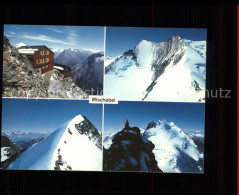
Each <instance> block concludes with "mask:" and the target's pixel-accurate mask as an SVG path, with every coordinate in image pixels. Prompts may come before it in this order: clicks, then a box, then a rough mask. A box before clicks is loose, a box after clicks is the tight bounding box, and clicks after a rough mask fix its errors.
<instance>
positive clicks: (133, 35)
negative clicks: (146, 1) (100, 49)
mask: <svg viewBox="0 0 239 195" xmlns="http://www.w3.org/2000/svg"><path fill="white" fill-rule="evenodd" d="M175 34H178V35H179V36H181V37H183V38H184V39H189V40H194V41H202V40H206V39H207V31H206V29H195V28H194V29H193V28H139V27H106V51H105V53H106V56H112V57H116V56H119V55H121V54H122V53H123V52H125V51H126V50H128V49H133V48H134V47H135V46H136V45H137V44H138V43H139V42H140V41H142V40H148V41H154V42H162V41H166V40H168V39H169V38H171V37H172V36H173V35H175Z"/></svg>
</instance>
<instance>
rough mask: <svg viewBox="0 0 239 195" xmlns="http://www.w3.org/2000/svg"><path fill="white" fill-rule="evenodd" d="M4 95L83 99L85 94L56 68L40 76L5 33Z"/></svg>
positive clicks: (86, 96)
mask: <svg viewBox="0 0 239 195" xmlns="http://www.w3.org/2000/svg"><path fill="white" fill-rule="evenodd" d="M3 43H4V44H3V85H2V86H3V97H25V98H70V99H71V98H72V99H86V98H88V95H87V94H86V93H84V91H83V90H82V89H80V88H79V87H78V86H76V85H75V83H74V81H72V80H65V79H64V75H63V74H61V73H60V72H59V71H58V70H52V71H49V72H47V73H45V74H43V75H41V74H40V73H38V72H37V71H36V70H35V69H34V68H33V67H32V64H31V61H29V59H28V58H27V57H26V56H25V55H22V54H20V53H19V52H18V50H17V49H16V48H15V47H13V46H12V45H11V44H10V43H9V40H8V39H7V38H6V37H5V36H4V40H3Z"/></svg>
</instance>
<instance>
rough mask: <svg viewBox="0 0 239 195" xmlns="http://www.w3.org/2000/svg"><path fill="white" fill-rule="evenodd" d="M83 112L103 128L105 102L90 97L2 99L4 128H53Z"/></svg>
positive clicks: (34, 129) (92, 121)
mask: <svg viewBox="0 0 239 195" xmlns="http://www.w3.org/2000/svg"><path fill="white" fill-rule="evenodd" d="M78 114H81V115H83V116H85V117H87V118H88V119H89V120H90V121H91V123H92V124H93V125H94V126H95V127H96V128H97V129H98V130H99V131H101V130H102V105H101V104H89V101H87V100H72V101H68V100H47V99H46V100H43V99H37V100H36V99H28V100H27V99H8V98H3V99H2V130H3V131H9V130H10V131H17V130H19V131H33V132H34V131H35V132H37V131H50V132H52V131H54V130H56V129H57V128H58V127H59V126H60V125H62V124H63V123H65V122H66V121H68V120H70V119H72V118H73V117H74V116H76V115H78Z"/></svg>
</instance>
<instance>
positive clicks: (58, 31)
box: [48, 27, 63, 33]
mask: <svg viewBox="0 0 239 195" xmlns="http://www.w3.org/2000/svg"><path fill="white" fill-rule="evenodd" d="M48 29H49V30H51V31H53V32H57V33H63V31H61V30H59V29H56V28H53V27H48Z"/></svg>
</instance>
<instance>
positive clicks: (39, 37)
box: [21, 34, 75, 45]
mask: <svg viewBox="0 0 239 195" xmlns="http://www.w3.org/2000/svg"><path fill="white" fill-rule="evenodd" d="M21 37H22V38H25V39H31V40H38V41H46V42H50V43H59V44H64V45H75V42H73V41H71V40H69V41H63V40H60V39H55V38H52V37H49V36H46V35H27V34H23V35H21Z"/></svg>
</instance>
